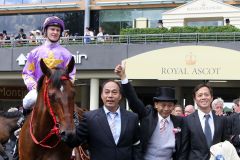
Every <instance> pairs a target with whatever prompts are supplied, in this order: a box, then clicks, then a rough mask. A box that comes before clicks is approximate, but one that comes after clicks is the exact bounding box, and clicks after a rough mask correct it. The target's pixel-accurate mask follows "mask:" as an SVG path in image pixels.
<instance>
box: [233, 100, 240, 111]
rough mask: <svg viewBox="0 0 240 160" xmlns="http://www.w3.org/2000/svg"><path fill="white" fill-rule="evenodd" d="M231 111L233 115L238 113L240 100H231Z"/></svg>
mask: <svg viewBox="0 0 240 160" xmlns="http://www.w3.org/2000/svg"><path fill="white" fill-rule="evenodd" d="M233 103H234V105H233V110H234V112H235V113H240V98H237V99H234V100H233Z"/></svg>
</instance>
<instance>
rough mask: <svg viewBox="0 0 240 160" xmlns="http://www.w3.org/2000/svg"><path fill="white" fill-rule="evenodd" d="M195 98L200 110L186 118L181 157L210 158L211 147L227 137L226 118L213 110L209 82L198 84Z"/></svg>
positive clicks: (187, 158) (205, 159)
mask: <svg viewBox="0 0 240 160" xmlns="http://www.w3.org/2000/svg"><path fill="white" fill-rule="evenodd" d="M193 99H194V101H195V103H196V104H197V107H198V110H197V111H195V112H194V113H192V114H191V115H189V116H187V117H186V118H185V119H184V122H185V123H184V124H185V125H184V127H183V131H182V135H183V137H182V152H181V155H180V159H181V160H193V159H194V160H209V158H210V147H211V146H212V145H214V144H216V143H219V142H222V141H224V140H225V139H226V138H227V136H226V132H225V131H227V129H226V119H225V118H224V117H223V116H216V114H215V113H214V112H213V111H212V109H211V103H212V100H213V90H212V88H211V87H210V86H209V85H208V84H206V83H203V84H199V85H197V86H196V87H195V88H194V90H193ZM224 130H225V131H224Z"/></svg>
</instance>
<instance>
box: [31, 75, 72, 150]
mask: <svg viewBox="0 0 240 160" xmlns="http://www.w3.org/2000/svg"><path fill="white" fill-rule="evenodd" d="M60 79H61V80H69V77H68V76H61V78H60ZM51 82H52V81H51V79H48V78H46V81H45V84H46V85H45V87H44V91H43V97H44V104H45V106H46V107H47V108H48V110H49V113H50V115H51V117H52V120H53V123H54V125H53V128H52V129H51V130H50V131H49V133H48V134H47V135H46V136H45V138H43V139H42V140H41V141H38V140H37V139H36V137H35V136H34V135H33V127H32V124H33V117H34V111H35V107H33V111H32V115H31V120H30V128H29V129H30V135H31V137H32V140H33V141H34V143H36V144H38V145H40V146H42V147H44V148H54V147H56V146H57V145H58V144H59V142H60V141H61V138H60V135H59V133H60V130H59V126H60V123H59V120H58V119H57V118H56V115H55V114H54V112H53V107H52V105H51V103H50V99H49V96H48V86H49V84H50V83H51ZM53 135H56V136H57V137H58V140H57V142H56V143H55V144H54V145H52V146H50V145H48V144H46V141H47V140H48V139H49V138H50V137H52V136H53Z"/></svg>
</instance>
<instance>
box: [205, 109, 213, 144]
mask: <svg viewBox="0 0 240 160" xmlns="http://www.w3.org/2000/svg"><path fill="white" fill-rule="evenodd" d="M204 117H205V128H204V134H205V137H206V140H207V144H208V147H211V144H212V132H211V128H210V125H209V122H208V120H209V118H210V115H209V114H206V115H205V116H204Z"/></svg>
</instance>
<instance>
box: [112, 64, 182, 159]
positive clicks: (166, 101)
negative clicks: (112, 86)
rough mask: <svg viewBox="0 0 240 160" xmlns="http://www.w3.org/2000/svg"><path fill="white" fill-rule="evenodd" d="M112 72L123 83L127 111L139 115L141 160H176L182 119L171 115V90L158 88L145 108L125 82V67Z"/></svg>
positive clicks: (172, 99)
mask: <svg viewBox="0 0 240 160" xmlns="http://www.w3.org/2000/svg"><path fill="white" fill-rule="evenodd" d="M115 73H116V74H117V75H118V76H119V77H120V79H121V80H122V89H123V93H124V95H125V96H126V98H127V100H128V103H129V106H130V108H131V109H132V111H133V112H135V113H137V114H138V116H139V119H140V129H141V143H142V153H143V157H144V160H170V159H174V160H177V159H178V155H179V150H180V144H181V127H182V121H183V120H182V117H177V116H173V115H171V113H172V111H173V109H174V105H175V104H176V102H177V100H176V99H175V91H174V89H173V88H170V87H162V88H158V90H157V93H156V96H155V97H153V101H154V106H151V105H149V106H147V107H145V105H144V104H143V102H142V101H141V100H140V99H139V98H138V96H137V94H136V92H135V90H134V88H133V86H132V85H131V84H130V82H128V79H127V77H126V74H125V66H122V65H117V66H116V67H115Z"/></svg>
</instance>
